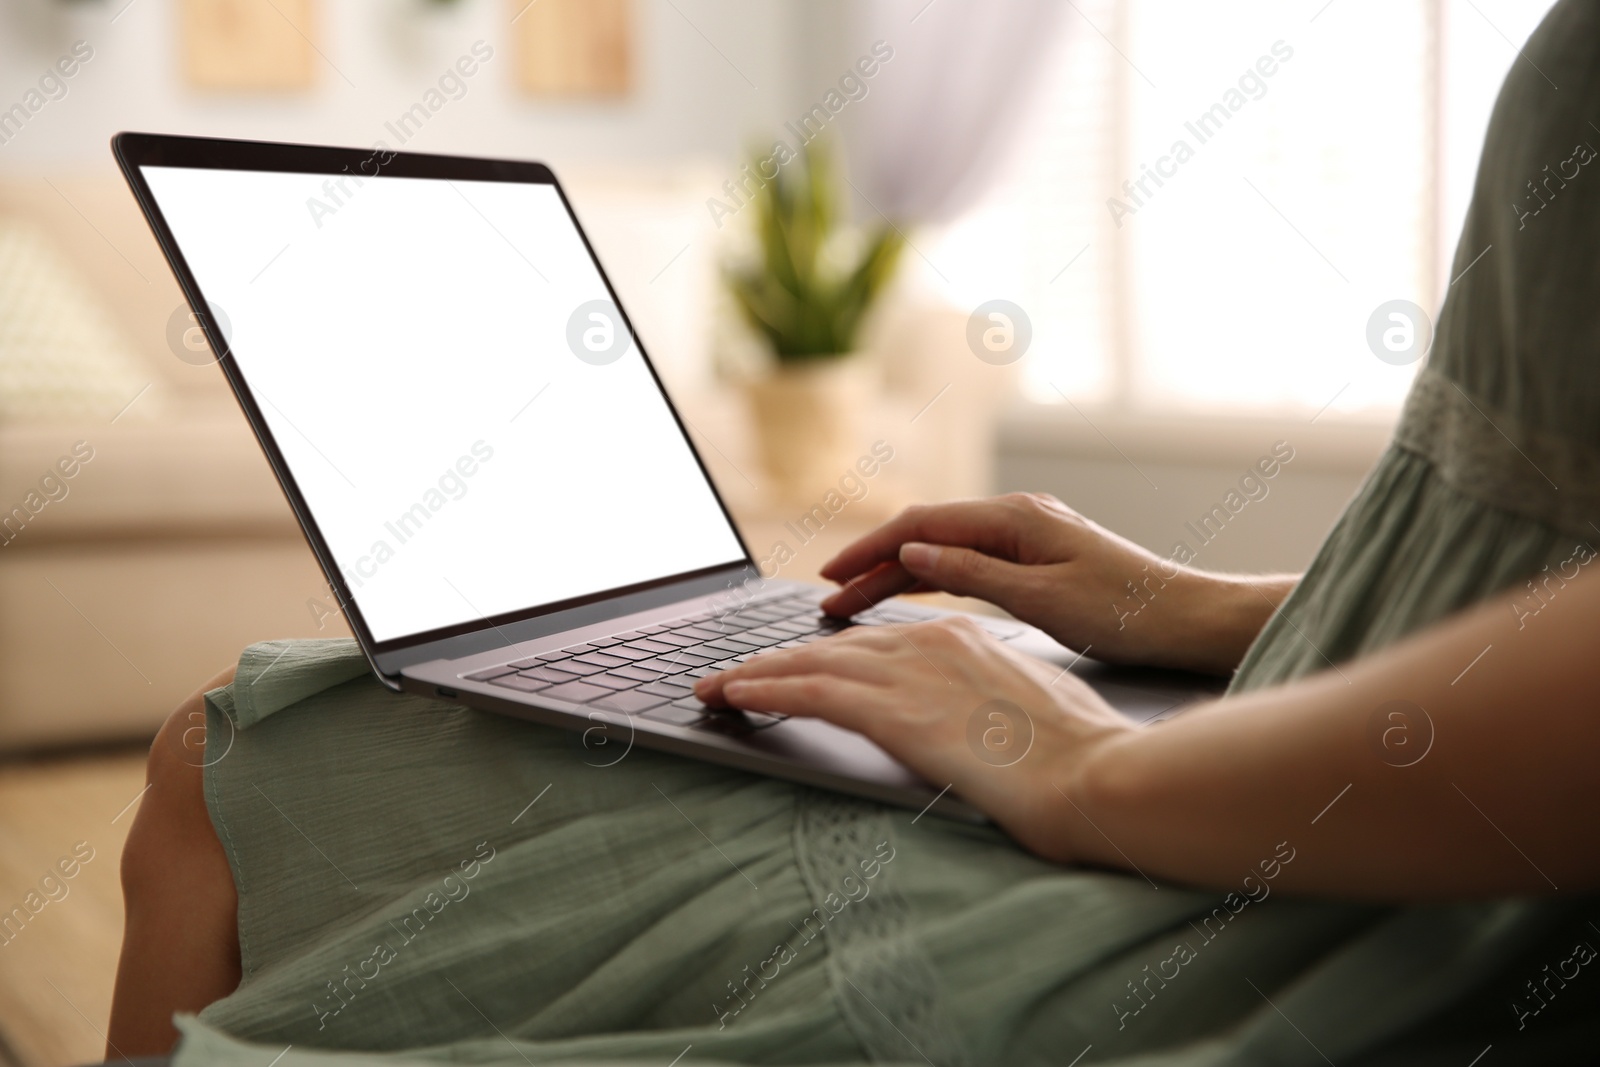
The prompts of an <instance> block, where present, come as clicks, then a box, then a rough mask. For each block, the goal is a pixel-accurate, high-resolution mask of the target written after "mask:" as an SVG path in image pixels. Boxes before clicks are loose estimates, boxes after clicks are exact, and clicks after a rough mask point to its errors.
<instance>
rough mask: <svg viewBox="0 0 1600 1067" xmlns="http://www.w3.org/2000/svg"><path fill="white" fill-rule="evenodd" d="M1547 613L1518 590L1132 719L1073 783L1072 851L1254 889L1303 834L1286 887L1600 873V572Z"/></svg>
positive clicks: (1592, 880)
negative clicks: (1387, 643)
mask: <svg viewBox="0 0 1600 1067" xmlns="http://www.w3.org/2000/svg"><path fill="white" fill-rule="evenodd" d="M1535 622H1536V624H1537V629H1538V631H1539V632H1533V631H1534V629H1535V625H1534V623H1530V624H1528V625H1527V626H1526V627H1525V628H1522V629H1519V625H1518V623H1519V620H1518V618H1517V614H1516V613H1515V612H1514V611H1513V610H1512V609H1511V607H1510V605H1509V603H1508V601H1507V600H1506V599H1504V598H1500V599H1497V600H1496V601H1494V602H1492V603H1490V604H1487V605H1485V606H1483V607H1482V608H1480V609H1478V610H1475V611H1473V612H1471V613H1469V614H1467V615H1464V616H1462V617H1460V618H1458V619H1455V620H1452V621H1450V622H1448V623H1446V624H1444V625H1442V626H1440V627H1438V628H1435V629H1434V630H1431V631H1428V632H1427V633H1425V634H1423V635H1420V636H1418V637H1417V638H1414V639H1412V640H1410V641H1407V642H1405V643H1403V644H1401V645H1399V646H1396V647H1395V648H1393V649H1391V650H1388V651H1386V652H1384V653H1382V654H1380V655H1377V656H1373V657H1370V658H1368V659H1365V660H1362V661H1360V662H1358V663H1354V664H1350V665H1347V666H1344V667H1343V668H1342V669H1340V670H1332V671H1327V672H1324V673H1322V674H1320V675H1318V676H1315V677H1313V678H1310V679H1307V680H1306V681H1303V682H1300V683H1297V684H1295V685H1291V686H1286V687H1281V688H1278V689H1273V690H1267V691H1263V692H1260V693H1256V694H1251V695H1248V696H1245V697H1242V698H1237V699H1231V700H1225V701H1220V702H1218V703H1216V704H1214V705H1212V706H1209V707H1207V708H1204V709H1196V710H1195V711H1193V712H1191V713H1188V714H1185V715H1182V716H1180V717H1178V718H1177V719H1174V720H1172V721H1171V722H1169V723H1166V724H1164V725H1161V726H1158V727H1153V728H1149V729H1145V730H1142V731H1138V732H1137V733H1133V734H1129V735H1127V736H1125V737H1123V738H1120V739H1118V740H1116V741H1114V742H1112V743H1110V744H1108V745H1107V746H1106V747H1105V748H1104V749H1103V750H1101V751H1100V752H1098V753H1097V754H1095V755H1093V756H1091V757H1089V758H1088V759H1087V760H1086V761H1085V762H1084V763H1083V764H1082V765H1081V766H1079V767H1076V768H1073V769H1071V770H1070V771H1069V772H1068V773H1067V774H1066V775H1065V780H1064V781H1063V782H1061V783H1059V784H1060V786H1061V789H1062V791H1063V792H1064V793H1065V795H1066V798H1067V800H1068V801H1069V804H1068V805H1063V807H1062V810H1061V813H1060V814H1061V817H1062V819H1063V825H1064V826H1065V827H1067V828H1068V829H1067V834H1068V836H1069V837H1070V840H1071V845H1070V849H1071V852H1072V854H1073V855H1075V856H1077V857H1080V858H1082V859H1084V860H1086V861H1089V862H1094V863H1099V864H1104V865H1108V866H1114V867H1124V868H1134V867H1136V868H1137V869H1139V870H1141V871H1142V872H1143V873H1145V874H1146V875H1148V876H1150V877H1152V878H1158V879H1161V878H1164V879H1167V880H1170V881H1176V882H1182V883H1190V884H1199V885H1209V886H1216V887H1228V888H1238V887H1239V885H1240V884H1241V879H1242V878H1243V877H1244V876H1245V875H1247V874H1250V873H1252V872H1255V873H1256V876H1257V879H1258V880H1259V879H1260V871H1259V865H1260V863H1261V862H1262V861H1263V860H1270V859H1271V858H1272V857H1273V856H1274V851H1275V849H1276V847H1277V846H1278V844H1279V843H1280V842H1288V844H1289V846H1290V847H1292V848H1293V849H1295V857H1296V858H1295V859H1294V861H1293V863H1292V864H1290V865H1287V866H1284V867H1283V868H1282V870H1281V872H1280V874H1279V877H1278V878H1277V880H1276V881H1275V882H1274V886H1275V888H1278V889H1290V890H1294V891H1306V892H1318V893H1337V894H1341V895H1354V896H1369V897H1377V898H1390V899H1424V898H1438V897H1446V896H1471V895H1480V894H1496V893H1521V892H1549V891H1551V890H1552V888H1554V887H1557V886H1558V887H1560V888H1561V889H1563V890H1566V889H1580V888H1586V887H1592V886H1594V885H1596V884H1597V883H1600V863H1597V859H1596V857H1595V855H1594V853H1593V850H1592V849H1588V848H1587V847H1575V843H1576V842H1582V841H1588V840H1592V839H1593V835H1594V833H1595V831H1596V830H1597V829H1600V778H1597V776H1595V775H1594V774H1593V772H1592V767H1591V766H1590V764H1591V763H1592V760H1593V754H1594V753H1595V752H1597V751H1600V715H1597V714H1596V713H1595V707H1594V706H1595V694H1596V692H1600V657H1596V656H1595V654H1594V648H1593V645H1594V634H1595V633H1596V632H1597V629H1600V584H1597V583H1596V582H1595V581H1594V580H1592V579H1580V580H1578V581H1574V582H1572V583H1571V584H1570V585H1569V586H1568V587H1567V588H1566V589H1564V590H1563V591H1562V592H1561V594H1560V595H1559V596H1558V597H1557V598H1556V599H1555V600H1554V601H1553V602H1552V603H1551V604H1550V605H1549V606H1548V607H1547V608H1545V610H1544V611H1542V612H1541V614H1540V616H1539V618H1538V619H1537V620H1535ZM1486 649H1487V651H1485V650H1486ZM1393 701H1404V702H1408V704H1409V705H1411V707H1405V706H1398V707H1389V708H1387V710H1385V709H1386V705H1389V704H1390V702H1393ZM1417 708H1420V709H1426V716H1424V715H1423V714H1422V713H1421V712H1419V711H1417V710H1415V709H1417ZM1396 710H1398V711H1401V712H1404V716H1403V717H1401V718H1392V717H1390V713H1391V712H1393V711H1396ZM1430 734H1431V737H1430V736H1429V735H1430ZM1407 745H1410V746H1411V747H1410V748H1407V747H1406V746H1407Z"/></svg>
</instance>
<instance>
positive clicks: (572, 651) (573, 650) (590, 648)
mask: <svg viewBox="0 0 1600 1067" xmlns="http://www.w3.org/2000/svg"><path fill="white" fill-rule="evenodd" d="M561 651H563V652H565V653H566V654H567V655H569V656H581V655H583V654H584V653H585V652H594V651H596V649H595V646H594V645H572V646H570V647H568V648H563V649H562V650H561Z"/></svg>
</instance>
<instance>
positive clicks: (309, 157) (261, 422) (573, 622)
mask: <svg viewBox="0 0 1600 1067" xmlns="http://www.w3.org/2000/svg"><path fill="white" fill-rule="evenodd" d="M111 147H112V153H113V155H114V156H115V157H116V160H117V164H118V166H119V167H120V168H121V170H122V173H123V177H124V178H126V179H127V182H128V185H129V187H130V188H131V189H132V190H133V194H134V198H135V199H136V200H137V201H138V203H139V207H140V209H141V210H142V211H143V212H144V216H145V220H146V221H147V222H148V223H149V225H150V228H151V230H152V232H153V233H154V234H155V238H156V242H157V243H158V244H159V245H160V247H161V250H162V253H163V254H164V255H165V256H166V258H167V263H168V265H169V266H170V267H171V268H172V272H173V274H174V275H175V276H176V278H177V280H178V286H179V288H180V289H181V290H182V292H183V296H184V299H185V300H187V301H188V303H189V307H190V309H191V310H192V311H193V312H194V313H195V317H196V321H197V322H199V324H200V326H201V329H202V330H203V331H204V333H205V336H206V340H207V341H208V342H210V344H211V349H212V352H213V353H215V354H216V355H217V360H216V362H217V364H218V365H219V366H220V367H221V368H222V372H223V375H224V377H226V379H227V381H228V385H229V387H230V389H231V390H232V392H233V395H234V399H235V400H236V401H237V402H238V404H239V407H240V409H241V410H242V411H243V412H244V416H245V418H246V420H247V421H248V422H249V423H250V427H251V429H252V431H254V433H255V435H256V439H257V441H258V442H260V444H261V448H262V451H263V452H264V453H265V454H266V457H267V462H268V464H269V465H270V466H271V467H272V472H273V475H274V476H275V477H276V478H277V480H278V485H279V487H280V488H281V489H282V490H283V493H284V496H285V497H286V498H287V499H288V501H289V506H290V508H291V509H292V510H293V511H294V514H295V518H296V519H297V520H298V522H299V524H300V530H301V532H302V534H304V536H305V538H306V542H307V544H309V545H310V546H311V551H312V554H313V555H314V556H315V557H316V559H317V563H318V565H319V566H320V567H321V568H322V572H323V576H324V577H325V578H326V579H327V581H328V585H329V588H330V589H332V590H333V593H334V596H335V598H336V599H337V600H338V603H339V607H340V610H341V612H342V613H343V615H344V617H345V621H346V622H347V623H348V624H349V625H350V629H351V631H352V632H353V633H354V634H355V637H356V640H357V641H358V642H359V643H360V645H361V649H362V652H363V653H365V655H366V657H367V661H368V662H369V663H370V664H371V665H372V668H373V670H374V672H375V673H377V674H378V676H379V677H380V678H381V679H382V680H383V681H384V683H385V684H386V685H388V686H390V688H394V689H399V687H400V686H399V682H398V676H399V674H400V672H401V671H402V670H404V669H405V667H407V666H409V665H411V664H416V663H424V662H429V661H432V660H437V659H446V658H458V657H460V656H464V655H471V654H473V653H476V652H482V651H487V650H488V649H490V648H494V647H498V646H502V645H508V644H515V643H519V642H524V641H529V640H533V639H536V638H539V637H544V636H548V635H550V634H554V633H559V632H562V631H564V630H569V629H576V628H577V627H580V626H584V625H588V624H590V623H593V622H597V621H601V620H603V619H604V618H606V617H620V616H622V615H627V614H632V613H634V612H638V611H644V610H649V609H651V608H654V607H660V606H666V605H668V604H672V603H675V602H678V601H682V600H688V599H692V598H694V597H697V596H706V595H711V594H715V593H718V592H719V591H723V590H726V589H729V588H734V587H739V586H743V585H744V584H747V583H750V582H756V581H759V580H760V572H759V569H758V567H757V566H756V563H755V557H754V556H753V555H752V554H751V552H750V546H749V544H748V543H747V542H746V541H745V539H744V535H743V533H742V532H741V531H740V530H739V527H738V524H737V523H735V522H734V520H733V515H732V513H731V512H730V511H729V510H728V505H727V502H726V501H725V500H724V499H723V497H722V493H721V492H720V491H719V490H718V488H717V485H716V482H715V481H714V480H713V479H712V477H711V473H710V471H709V470H708V469H707V467H706V463H705V459H704V457H702V456H701V454H700V450H699V449H698V448H696V447H695V443H694V440H693V438H692V437H690V435H689V431H688V426H687V424H686V423H685V422H684V420H683V417H682V415H680V414H679V412H678V408H677V405H676V404H674V403H673V401H672V396H671V394H670V393H669V392H668V391H667V388H666V385H665V383H663V382H662V380H661V375H660V374H659V373H658V372H657V370H656V367H655V363H654V362H653V361H652V360H651V359H650V355H649V352H648V351H647V350H646V348H645V345H644V341H643V339H642V338H640V336H639V334H638V331H637V330H635V329H634V326H633V321H632V319H631V317H630V316H629V315H628V312H627V309H626V308H624V307H623V306H622V300H621V298H620V297H619V296H618V295H617V292H616V289H615V287H614V286H613V285H612V284H611V278H610V276H609V275H608V274H607V273H606V270H605V266H604V265H603V264H602V263H601V262H600V257H599V256H598V255H597V254H596V253H595V250H594V246H593V245H592V244H591V243H590V241H589V235H588V233H587V232H585V231H584V228H583V225H582V223H581V222H579V220H578V215H577V212H576V211H574V210H573V207H572V203H571V201H569V200H568V199H567V194H566V190H564V189H563V188H562V187H561V183H560V182H559V181H558V180H557V179H556V176H555V174H554V173H553V172H552V171H551V170H550V168H549V167H547V166H546V165H544V164H542V163H535V162H530V161H520V160H506V159H492V158H483V157H469V156H445V155H433V154H428V153H420V152H397V151H391V150H389V149H383V150H381V152H380V150H378V149H373V148H341V147H335V146H325V145H306V144H292V143H281V142H273V141H243V140H230V139H221V138H209V137H185V136H178V135H172V134H150V133H132V132H122V133H118V134H116V135H115V136H114V137H113V138H112V139H111ZM380 154H381V155H382V156H384V157H386V158H385V160H384V161H383V162H382V163H380V164H376V165H375V164H374V160H375V159H376V158H377V157H378V156H379V155H380ZM374 165H375V167H376V169H375V170H373V171H369V170H368V169H366V168H367V167H369V166H374ZM145 166H171V167H190V168H195V169H205V170H244V171H264V172H280V173H301V174H328V175H351V174H355V175H357V176H360V177H362V178H364V179H372V178H377V177H380V176H395V177H415V178H439V179H445V180H452V179H454V180H461V181H499V182H517V183H527V184H539V185H549V186H551V187H552V188H553V189H554V190H555V192H556V195H557V196H558V197H559V198H560V200H561V204H562V206H563V207H564V208H565V209H566V212H567V218H568V220H569V221H570V222H571V223H572V226H573V228H574V230H576V231H577V234H578V237H579V239H580V240H582V241H583V246H584V249H585V250H586V251H587V252H588V254H589V258H590V260H591V261H592V262H593V263H594V266H595V269H596V271H598V272H599V275H600V279H601V282H602V283H603V284H604V285H605V287H606V293H607V295H608V296H609V298H610V299H611V302H612V303H613V304H615V305H616V307H617V310H618V311H619V313H620V314H621V315H622V319H623V322H624V324H625V325H626V327H627V329H628V332H629V334H630V335H631V336H632V337H633V342H634V345H635V346H636V347H637V348H638V350H639V355H640V357H641V358H642V359H643V360H644V364H645V367H646V368H647V369H648V370H649V372H650V377H651V379H652V381H654V382H655V385H656V388H657V389H658V390H659V391H660V393H661V397H662V399H663V400H664V401H665V402H666V405H667V410H668V411H670V412H671V413H672V419H673V422H674V424H675V425H676V426H677V428H678V432H679V433H680V434H682V435H683V440H684V444H685V445H687V446H688V448H689V453H690V455H692V456H693V457H694V461H695V464H696V465H697V466H698V468H699V470H700V474H701V477H703V478H704V479H705V481H706V485H707V486H708V487H709V488H710V489H711V493H712V496H713V498H714V499H715V500H716V502H717V506H718V508H720V509H721V511H722V516H723V519H724V520H725V521H726V522H727V523H728V528H729V529H730V530H731V531H732V532H733V535H734V537H735V539H736V540H737V541H738V544H739V547H740V548H741V549H743V551H744V558H743V559H742V560H732V561H729V562H728V563H726V564H716V565H713V566H710V567H706V568H702V569H699V570H696V571H691V572H688V573H685V574H676V575H669V576H666V577H663V578H659V579H654V580H651V581H648V582H641V583H636V584H634V585H631V586H624V587H619V588H615V589H607V590H603V591H600V592H597V593H593V594H590V595H587V596H582V597H574V598H570V599H568V600H564V601H558V602H556V603H552V604H544V605H538V606H534V607H529V608H524V609H520V610H517V611H512V612H504V613H501V614H499V615H495V616H489V617H485V618H481V619H478V620H474V621H471V622H466V623H459V624H456V625H453V626H446V627H439V628H436V629H433V630H428V631H424V632H422V633H418V634H410V635H407V636H404V637H399V638H392V639H389V640H386V641H376V640H374V638H373V636H372V632H371V630H370V629H369V628H368V626H367V623H366V619H365V618H364V617H363V616H362V614H361V609H360V606H359V604H358V603H357V601H356V599H355V598H354V596H353V595H352V594H351V591H350V589H349V587H348V586H347V584H346V583H345V580H344V575H343V574H342V573H341V571H340V570H339V567H338V565H337V563H336V562H335V561H334V557H333V553H332V551H331V550H330V549H329V547H328V544H327V542H326V541H325V540H324V538H323V536H322V532H321V529H320V527H319V526H318V525H317V522H316V518H315V516H314V515H312V513H311V510H310V507H309V506H308V505H307V503H306V501H305V498H304V497H303V496H302V495H301V492H300V489H299V486H298V485H297V484H296V482H295V480H294V476H293V474H292V472H291V471H290V470H289V468H288V465H287V463H286V462H285V461H284V458H283V455H282V453H281V452H280V451H279V449H278V444H277V440H276V439H275V438H274V436H273V434H272V431H271V429H270V427H269V426H268V424H267V422H266V420H265V419H264V418H263V416H262V412H261V409H260V407H259V406H258V405H257V403H256V399H255V397H254V395H253V394H252V393H251V391H250V388H249V383H248V382H247V381H246V380H245V377H244V375H243V373H242V372H241V371H240V370H239V369H238V367H237V365H236V363H235V361H234V359H233V358H232V352H231V351H230V350H229V347H228V339H227V338H226V337H224V336H222V335H221V333H220V332H219V331H218V330H217V329H216V328H215V326H214V323H213V322H212V317H211V316H210V315H209V314H208V313H207V310H206V309H208V308H209V303H208V302H207V301H206V299H205V294H204V293H203V292H202V290H201V288H200V285H199V282H198V281H197V280H196V278H195V277H194V274H193V273H192V272H191V271H190V269H189V264H188V261H187V260H186V259H185V258H184V255H183V251H182V249H181V248H180V247H179V245H178V242H177V239H176V237H175V236H174V235H173V233H172V231H171V229H170V228H169V227H168V225H167V221H166V218H165V216H164V215H163V214H162V212H161V208H160V205H159V204H158V203H157V201H156V198H155V196H154V195H153V194H152V192H151V190H150V187H149V184H148V183H147V182H146V181H145V178H144V175H143V173H142V172H141V170H140V168H141V167H145Z"/></svg>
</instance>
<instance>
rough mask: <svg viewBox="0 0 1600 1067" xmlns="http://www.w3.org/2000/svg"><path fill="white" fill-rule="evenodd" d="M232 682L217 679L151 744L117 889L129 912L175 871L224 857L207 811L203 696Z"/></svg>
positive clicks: (225, 676)
mask: <svg viewBox="0 0 1600 1067" xmlns="http://www.w3.org/2000/svg"><path fill="white" fill-rule="evenodd" d="M232 680H233V669H232V668H229V669H228V670H226V671H224V672H222V673H221V674H219V675H217V677H215V678H213V679H212V680H211V681H210V682H209V683H207V685H206V686H205V687H204V688H202V689H200V690H198V691H196V692H195V693H193V694H191V695H190V696H189V697H188V699H186V700H184V702H183V703H181V704H179V705H178V707H177V708H176V710H174V711H173V713H172V714H171V715H169V716H168V717H167V720H166V722H165V723H163V724H162V726H161V729H160V730H159V731H158V732H157V733H156V738H155V741H154V742H152V743H151V745H150V756H149V760H148V762H147V764H146V771H145V783H146V784H145V792H144V795H143V797H142V799H141V800H140V803H139V810H138V813H137V814H136V815H135V817H134V820H133V826H132V827H131V828H130V829H129V831H128V840H127V843H126V844H125V845H124V847H123V850H122V885H123V892H124V894H125V896H126V897H127V903H128V905H129V906H130V907H132V906H133V905H134V903H135V902H136V897H137V896H139V895H140V894H142V893H144V892H146V891H152V892H154V891H159V890H160V888H161V886H162V883H164V882H167V881H169V880H170V879H171V878H172V877H173V875H174V873H176V871H177V870H178V869H180V868H189V867H192V866H193V865H195V864H196V863H197V862H198V863H200V864H206V863H208V862H209V863H215V862H216V861H217V860H219V859H220V860H223V863H224V868H225V858H224V856H223V852H222V845H221V843H220V842H219V841H218V840H217V838H216V833H215V831H213V829H212V827H211V818H210V815H209V814H208V813H207V811H206V803H205V779H204V767H205V765H206V758H207V757H206V752H207V749H206V712H205V693H206V692H208V691H209V690H211V689H215V688H217V687H218V686H222V685H227V684H228V683H229V682H231V681H232Z"/></svg>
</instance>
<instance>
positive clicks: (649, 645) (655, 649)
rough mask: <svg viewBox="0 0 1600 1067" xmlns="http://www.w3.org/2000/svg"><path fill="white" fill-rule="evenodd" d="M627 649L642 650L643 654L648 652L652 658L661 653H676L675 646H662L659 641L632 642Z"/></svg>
mask: <svg viewBox="0 0 1600 1067" xmlns="http://www.w3.org/2000/svg"><path fill="white" fill-rule="evenodd" d="M628 647H629V648H637V649H642V650H644V651H645V652H648V653H650V654H651V655H653V656H659V655H661V654H662V653H663V652H676V651H677V646H676V645H664V644H662V643H661V642H660V641H649V640H645V641H632V642H630V643H629V644H628Z"/></svg>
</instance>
